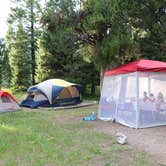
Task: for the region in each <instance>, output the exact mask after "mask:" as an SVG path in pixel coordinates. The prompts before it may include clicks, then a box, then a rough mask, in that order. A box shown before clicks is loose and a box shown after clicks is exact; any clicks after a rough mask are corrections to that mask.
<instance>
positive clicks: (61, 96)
mask: <svg viewBox="0 0 166 166" xmlns="http://www.w3.org/2000/svg"><path fill="white" fill-rule="evenodd" d="M71 97H72V96H71V93H70V91H69V90H68V88H64V89H63V90H62V91H61V92H60V94H59V96H58V97H57V99H64V98H71Z"/></svg>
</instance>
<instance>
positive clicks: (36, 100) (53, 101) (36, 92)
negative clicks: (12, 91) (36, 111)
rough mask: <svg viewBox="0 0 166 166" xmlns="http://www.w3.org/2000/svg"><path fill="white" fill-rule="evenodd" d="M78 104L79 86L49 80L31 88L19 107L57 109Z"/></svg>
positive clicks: (58, 80) (57, 80) (62, 81)
mask: <svg viewBox="0 0 166 166" xmlns="http://www.w3.org/2000/svg"><path fill="white" fill-rule="evenodd" d="M79 102H80V86H79V85H78V84H74V83H71V82H67V81H64V80H61V79H49V80H46V81H44V82H41V83H39V84H37V85H35V86H32V87H30V88H29V89H28V91H27V96H26V98H25V100H23V101H22V102H21V106H25V107H30V108H37V107H58V106H66V105H74V104H77V103H79Z"/></svg>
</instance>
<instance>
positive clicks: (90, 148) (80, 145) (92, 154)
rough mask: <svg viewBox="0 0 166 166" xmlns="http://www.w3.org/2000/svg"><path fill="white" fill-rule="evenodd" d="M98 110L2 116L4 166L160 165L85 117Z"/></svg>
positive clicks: (0, 154) (0, 152)
mask: <svg viewBox="0 0 166 166" xmlns="http://www.w3.org/2000/svg"><path fill="white" fill-rule="evenodd" d="M92 111H96V107H94V106H93V107H87V108H79V109H73V110H60V111H53V110H51V111H50V110H49V111H48V110H39V109H38V110H22V111H18V112H13V113H10V112H9V113H3V114H0V138H1V139H0V165H5V166H18V165H20V166H118V165H119V166H123V165H126V166H129V165H132V166H143V165H149V164H150V165H156V163H155V162H152V161H151V160H150V157H149V156H148V155H147V154H146V153H144V152H138V151H136V150H134V149H133V148H132V147H130V146H129V145H124V146H121V145H118V144H117V143H116V141H115V139H114V137H112V136H110V135H107V134H104V133H100V132H97V131H95V130H94V129H93V123H94V122H84V121H82V117H83V116H85V115H88V114H89V113H90V112H92Z"/></svg>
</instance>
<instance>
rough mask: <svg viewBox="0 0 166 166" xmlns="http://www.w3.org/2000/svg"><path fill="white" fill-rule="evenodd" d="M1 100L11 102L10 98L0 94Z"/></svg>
mask: <svg viewBox="0 0 166 166" xmlns="http://www.w3.org/2000/svg"><path fill="white" fill-rule="evenodd" d="M1 100H2V103H11V100H10V99H9V98H8V97H7V96H4V95H2V96H1Z"/></svg>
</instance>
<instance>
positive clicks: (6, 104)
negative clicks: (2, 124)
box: [0, 90, 20, 112]
mask: <svg viewBox="0 0 166 166" xmlns="http://www.w3.org/2000/svg"><path fill="white" fill-rule="evenodd" d="M19 109H20V107H19V105H18V102H17V101H16V99H14V98H13V97H12V96H11V95H10V94H9V93H8V92H5V91H2V90H0V112H7V111H16V110H19Z"/></svg>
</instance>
